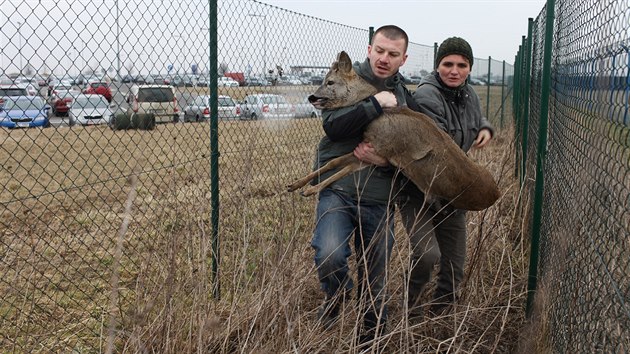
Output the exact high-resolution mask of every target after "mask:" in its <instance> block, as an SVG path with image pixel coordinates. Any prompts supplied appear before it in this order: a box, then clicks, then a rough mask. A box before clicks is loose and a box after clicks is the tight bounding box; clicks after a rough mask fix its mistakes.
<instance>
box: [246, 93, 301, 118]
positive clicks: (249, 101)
mask: <svg viewBox="0 0 630 354" xmlns="http://www.w3.org/2000/svg"><path fill="white" fill-rule="evenodd" d="M294 117H295V107H293V105H292V104H290V103H289V102H287V99H286V98H285V97H284V96H281V95H275V94H254V95H247V96H245V99H243V102H242V103H241V116H240V119H251V120H257V119H287V118H288V119H290V118H294Z"/></svg>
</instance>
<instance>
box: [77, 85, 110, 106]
mask: <svg viewBox="0 0 630 354" xmlns="http://www.w3.org/2000/svg"><path fill="white" fill-rule="evenodd" d="M83 93H85V94H90V93H95V94H97V95H101V96H104V97H105V99H106V100H107V102H110V103H111V102H112V90H111V89H110V88H109V83H107V82H105V81H91V82H90V83H89V84H88V87H87V88H86V89H85V90H83Z"/></svg>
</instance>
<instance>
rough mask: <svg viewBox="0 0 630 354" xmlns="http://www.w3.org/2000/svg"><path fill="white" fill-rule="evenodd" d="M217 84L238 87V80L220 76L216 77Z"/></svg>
mask: <svg viewBox="0 0 630 354" xmlns="http://www.w3.org/2000/svg"><path fill="white" fill-rule="evenodd" d="M217 86H219V87H221V86H224V87H238V86H239V84H238V81H236V80H234V79H232V78H231V77H227V76H221V77H219V78H218V79H217Z"/></svg>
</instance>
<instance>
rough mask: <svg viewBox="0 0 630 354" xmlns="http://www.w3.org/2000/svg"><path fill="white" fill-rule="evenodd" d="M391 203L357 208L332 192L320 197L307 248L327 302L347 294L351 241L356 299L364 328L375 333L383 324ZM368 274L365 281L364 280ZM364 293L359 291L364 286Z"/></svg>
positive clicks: (329, 191) (346, 196)
mask: <svg viewBox="0 0 630 354" xmlns="http://www.w3.org/2000/svg"><path fill="white" fill-rule="evenodd" d="M393 211H394V209H393V203H392V205H387V204H368V203H364V202H361V203H358V202H357V201H356V200H354V199H353V198H351V197H350V196H348V195H346V194H344V193H342V192H337V191H334V190H332V189H324V190H323V191H322V192H321V193H320V194H319V202H318V204H317V220H316V225H315V232H314V234H313V240H312V242H311V246H312V247H313V248H314V249H315V265H316V266H317V274H318V276H319V281H320V283H321V288H322V290H323V291H324V292H325V293H326V295H327V298H329V299H330V298H333V297H334V296H336V295H339V294H338V293H339V291H340V290H346V291H350V290H351V289H352V286H353V282H352V279H351V277H350V276H349V275H348V257H350V255H351V253H352V252H351V249H350V239H351V238H352V236H354V249H355V253H356V260H357V282H358V284H359V285H358V287H357V298H358V299H359V302H360V304H361V305H362V306H361V308H360V310H361V311H362V313H363V314H364V322H365V324H366V326H368V327H370V328H374V326H376V323H377V321H378V318H380V319H381V320H380V322H381V323H384V322H385V320H386V318H387V311H386V307H385V301H384V299H385V291H386V290H385V275H386V268H387V265H388V263H389V257H390V254H391V251H392V247H393V244H394V236H393V234H394V218H393V215H394V213H393ZM366 272H367V279H365V274H366ZM366 285H367V286H368V289H369V291H364V289H365V286H366Z"/></svg>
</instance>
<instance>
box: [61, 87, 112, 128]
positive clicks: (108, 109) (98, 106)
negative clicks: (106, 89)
mask: <svg viewBox="0 0 630 354" xmlns="http://www.w3.org/2000/svg"><path fill="white" fill-rule="evenodd" d="M113 107H114V105H110V104H109V102H107V100H106V99H105V97H103V96H101V95H97V94H81V95H78V96H76V97H75V99H74V100H73V101H72V103H71V104H70V109H69V111H68V116H69V117H70V125H71V126H73V125H75V124H81V125H95V124H109V122H110V120H111V117H112V116H113V115H114V113H113V111H112V108H113Z"/></svg>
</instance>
